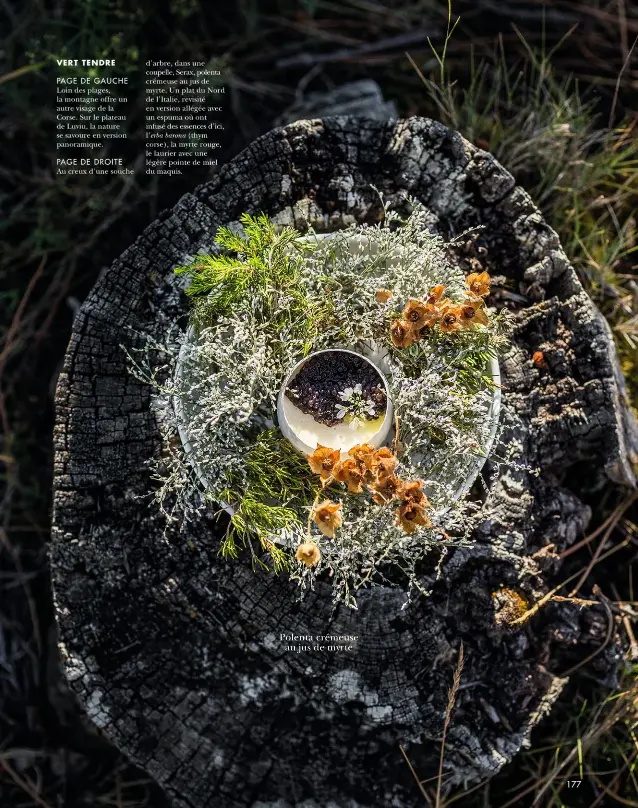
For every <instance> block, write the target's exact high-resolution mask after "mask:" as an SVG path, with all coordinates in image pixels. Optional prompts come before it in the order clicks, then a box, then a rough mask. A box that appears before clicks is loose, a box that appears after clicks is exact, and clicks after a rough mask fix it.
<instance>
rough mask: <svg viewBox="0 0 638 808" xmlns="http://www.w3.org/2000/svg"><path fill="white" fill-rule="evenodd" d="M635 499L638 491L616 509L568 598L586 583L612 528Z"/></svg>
mask: <svg viewBox="0 0 638 808" xmlns="http://www.w3.org/2000/svg"><path fill="white" fill-rule="evenodd" d="M637 499H638V491H636V492H634V493H633V494H632V495H631V496H630V497H628V498H627V499H626V500H625V501H624V502H623V503H622V505H621V506H620V507H619V508H618V509H617V511H618V515H617V516H616V517H615V519H614V520H613V521H611V522H610V524H609V525H608V527H607V529H606V530H605V532H604V534H603V537H602V539H601V540H600V543H599V545H598V547H597V548H596V552H595V553H594V555H593V556H592V559H591V561H590V562H589V564H588V565H587V569H586V570H585V572H583V574H582V575H581V577H580V578H579V580H578V583H577V584H576V586H575V587H574V588H573V589H572V591H571V592H570V593H569V597H570V598H572V597H574V595H575V594H576V592H578V590H579V589H580V588H581V586H582V585H583V584H584V583H585V581H586V580H587V578H588V577H589V573H590V572H591V571H592V570H593V568H594V567H595V566H596V564H597V563H598V561H599V559H600V555H601V553H602V551H603V548H604V547H605V544H607V540H608V539H609V537H610V536H611V534H612V532H613V530H614V528H615V527H616V525H617V524H618V521H619V520H620V517H621V516H622V515H623V514H624V513H625V511H626V510H627V509H628V508H629V507H630V506H631V505H633V503H634V502H635V501H636V500H637ZM614 513H616V512H614Z"/></svg>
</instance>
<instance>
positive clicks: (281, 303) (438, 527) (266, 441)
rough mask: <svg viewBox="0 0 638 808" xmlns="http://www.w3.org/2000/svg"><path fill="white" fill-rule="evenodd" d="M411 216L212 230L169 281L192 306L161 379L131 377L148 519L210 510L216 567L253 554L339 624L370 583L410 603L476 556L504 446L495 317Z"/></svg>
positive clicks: (502, 328)
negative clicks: (499, 448) (337, 604)
mask: <svg viewBox="0 0 638 808" xmlns="http://www.w3.org/2000/svg"><path fill="white" fill-rule="evenodd" d="M410 205H411V213H410V214H409V215H408V216H407V217H404V218H401V217H400V216H399V215H398V214H397V213H396V212H393V211H392V210H387V209H386V210H385V211H384V214H385V215H384V217H383V219H382V221H381V222H380V223H378V224H375V225H356V226H355V225H353V226H351V227H349V228H347V229H345V230H340V231H337V232H335V233H330V234H323V235H318V234H315V233H312V232H311V233H310V234H308V233H306V234H303V235H302V234H300V233H299V232H297V231H296V230H294V229H292V228H290V227H284V228H277V227H276V226H275V224H274V223H273V222H272V221H271V220H269V219H268V217H266V216H265V215H259V216H249V215H244V216H243V217H241V219H240V221H241V225H242V227H241V229H235V230H231V229H229V228H223V227H222V228H220V229H219V230H218V232H217V236H216V246H215V250H214V251H213V252H212V253H211V254H200V255H196V256H192V257H191V259H190V260H189V261H188V262H187V263H186V264H185V265H184V266H181V267H178V268H177V269H176V272H177V273H178V274H180V275H183V276H185V278H186V280H187V282H188V286H187V288H186V292H187V294H188V295H189V296H190V297H191V298H192V300H193V306H192V309H191V313H190V320H189V326H188V328H187V330H186V331H185V332H182V333H180V335H179V337H178V338H177V339H172V340H168V341H167V345H166V346H164V350H165V351H166V352H167V353H168V354H169V356H170V368H171V373H170V376H169V378H168V379H164V380H163V381H162V382H161V383H160V382H159V381H158V378H159V377H158V374H157V373H156V372H155V371H154V369H153V367H152V366H151V365H152V363H151V362H150V360H148V361H147V360H145V359H144V358H142V359H140V358H139V357H136V358H132V360H131V367H132V370H133V372H134V373H135V374H137V375H138V376H141V377H143V378H144V379H145V381H150V382H152V383H153V384H154V385H155V387H156V388H157V391H158V396H157V399H156V400H157V409H158V411H160V410H161V414H162V418H161V423H162V424H163V427H164V431H165V437H166V446H167V450H166V452H165V453H164V454H165V457H164V459H163V461H162V467H161V468H159V467H158V472H159V474H158V477H159V479H160V485H159V487H158V490H157V492H156V501H157V502H158V504H159V505H160V506H161V507H162V508H163V509H164V510H166V511H167V512H168V513H169V515H170V516H171V518H176V514H179V513H181V514H183V515H186V518H195V514H196V513H197V509H198V508H202V507H206V508H210V507H214V506H221V509H222V510H225V511H226V512H227V513H228V514H229V515H230V521H229V525H228V529H227V531H226V534H225V536H224V537H223V539H222V541H221V544H220V552H221V553H222V554H223V555H224V556H226V557H229V558H236V557H237V556H238V555H239V553H240V551H241V549H242V548H248V550H249V552H250V553H251V554H252V559H253V562H254V565H255V567H264V568H269V567H270V566H271V565H272V568H273V569H274V570H275V571H276V572H280V571H286V572H287V574H289V575H290V576H291V577H292V578H294V579H296V580H297V581H298V582H299V584H300V586H301V589H302V591H303V590H304V589H305V588H306V587H307V586H310V587H312V586H313V583H314V581H315V580H316V578H317V576H320V575H321V576H322V577H324V578H325V579H326V580H329V581H331V583H332V588H333V593H334V598H335V601H343V602H345V603H347V604H349V605H351V606H356V597H355V594H356V590H357V589H358V588H359V587H361V586H363V585H364V584H368V583H374V582H375V581H380V580H383V581H384V582H386V583H393V582H396V581H397V580H401V581H402V582H404V583H405V582H406V581H407V582H408V584H409V585H408V587H407V589H408V591H412V589H413V588H415V587H416V588H418V582H417V576H416V574H415V569H416V565H417V564H418V563H419V562H420V561H421V560H423V559H424V558H425V557H426V556H428V555H429V554H432V558H437V555H436V553H438V554H439V556H438V557H440V555H441V551H443V552H444V551H445V548H447V547H449V546H459V545H467V544H468V543H469V536H470V533H471V530H472V527H473V525H474V524H475V523H476V519H477V518H478V514H479V511H480V504H478V503H476V502H468V501H467V499H466V498H465V496H464V495H465V494H466V493H467V491H468V489H469V488H470V486H471V485H472V482H473V481H474V480H475V479H476V477H477V475H478V473H479V471H480V468H481V466H482V464H483V463H484V462H485V459H486V457H487V456H488V454H489V453H490V451H491V450H492V446H493V444H494V438H495V434H496V430H497V422H498V415H499V408H500V390H499V384H498V382H499V375H498V361H497V356H498V353H499V352H500V351H501V350H502V348H503V347H504V345H505V344H506V343H507V339H508V330H509V327H508V321H507V313H506V312H500V313H498V314H497V313H495V312H493V311H491V310H490V309H489V308H488V307H487V305H486V297H487V295H488V294H489V289H490V277H489V275H488V274H487V272H485V271H477V272H474V273H472V274H470V275H468V276H465V275H464V274H463V272H462V271H461V270H460V269H458V268H456V267H454V266H453V265H452V264H451V263H450V261H449V260H448V253H447V249H446V244H445V243H444V242H443V240H442V239H441V238H440V237H439V236H437V235H435V234H433V233H432V232H431V231H430V230H429V229H428V227H427V220H426V216H425V213H424V210H423V208H422V207H421V206H420V205H419V204H418V203H417V202H416V201H415V200H410ZM169 342H170V345H169V344H168V343H169ZM177 436H178V437H179V441H178V440H176V437H177ZM269 558H270V562H271V563H270V564H269V563H268V559H269ZM433 563H434V562H433Z"/></svg>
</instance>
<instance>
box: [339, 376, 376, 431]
mask: <svg viewBox="0 0 638 808" xmlns="http://www.w3.org/2000/svg"><path fill="white" fill-rule="evenodd" d="M339 398H340V399H341V401H342V403H341V404H335V409H336V410H337V418H339V419H343V418H345V417H346V415H349V416H350V417H351V421H350V424H349V426H350V429H358V428H359V427H361V426H363V422H364V420H365V418H366V416H370V417H371V418H374V414H375V413H374V401H373V400H372V399H371V398H366V397H365V396H364V394H363V387H362V386H361V385H360V384H355V386H354V387H346V388H345V390H342V391H341V392H340V393H339Z"/></svg>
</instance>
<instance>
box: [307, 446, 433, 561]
mask: <svg viewBox="0 0 638 808" xmlns="http://www.w3.org/2000/svg"><path fill="white" fill-rule="evenodd" d="M340 458H341V455H340V452H339V450H336V449H329V448H328V447H326V446H317V448H316V449H315V451H314V452H313V453H312V454H311V455H309V457H308V463H309V465H310V468H311V469H312V471H313V472H314V473H315V474H319V476H320V477H321V479H322V481H323V486H324V487H325V486H326V485H328V483H329V482H331V481H332V480H336V481H337V482H340V483H345V484H346V485H347V486H348V491H349V492H350V493H352V494H360V493H361V492H362V491H363V490H364V489H366V490H368V491H370V492H371V494H372V498H373V500H374V501H375V502H376V503H377V504H379V505H383V504H386V503H390V502H393V501H397V502H398V503H399V507H398V508H397V510H396V517H397V524H398V525H399V526H400V527H402V528H403V530H405V532H406V533H414V531H415V530H416V529H417V527H420V526H423V527H432V522H431V520H430V518H429V516H428V514H427V510H428V509H429V508H431V505H430V503H429V502H428V499H427V497H426V496H425V494H424V493H423V489H422V487H421V486H422V483H421V481H420V480H416V481H411V482H409V481H406V480H401V479H400V478H399V477H398V475H397V473H396V469H397V465H398V460H397V457H396V455H395V454H393V452H392V451H391V450H390V449H388V448H387V447H382V448H381V449H375V448H374V447H373V446H369V445H368V444H367V443H363V444H358V445H357V446H353V447H352V449H350V451H349V452H348V457H347V458H346V459H345V460H341V459H340ZM313 518H314V523H315V524H316V525H317V527H318V528H319V530H320V531H321V532H322V533H323V534H324V536H328V537H329V538H333V537H334V532H335V530H336V529H337V528H339V527H341V525H342V523H343V519H342V516H341V505H340V504H338V503H335V502H331V501H330V500H325V501H324V502H322V503H321V504H319V505H318V506H317V507H316V508H315V510H314V516H313ZM302 546H303V545H302ZM298 552H299V551H298ZM299 560H303V559H299ZM317 560H318V559H317ZM306 563H307V562H306Z"/></svg>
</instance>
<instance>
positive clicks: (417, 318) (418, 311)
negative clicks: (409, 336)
mask: <svg viewBox="0 0 638 808" xmlns="http://www.w3.org/2000/svg"><path fill="white" fill-rule="evenodd" d="M438 317H439V312H438V310H437V309H436V307H435V306H433V305H431V304H429V303H423V301H421V300H417V299H416V298H414V297H411V298H409V299H408V302H407V305H406V307H405V308H404V309H403V322H404V323H409V325H410V327H411V328H412V329H414V331H415V332H419V331H420V330H421V329H422V328H424V327H425V326H426V325H432V323H434V322H435V321H436V320H437V319H438Z"/></svg>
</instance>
